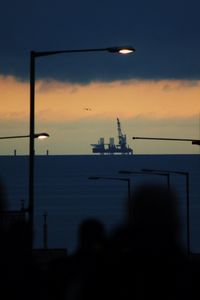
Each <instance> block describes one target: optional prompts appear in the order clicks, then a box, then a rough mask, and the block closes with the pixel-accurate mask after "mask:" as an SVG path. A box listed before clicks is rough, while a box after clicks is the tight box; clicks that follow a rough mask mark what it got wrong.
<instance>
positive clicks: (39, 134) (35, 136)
mask: <svg viewBox="0 0 200 300" xmlns="http://www.w3.org/2000/svg"><path fill="white" fill-rule="evenodd" d="M48 137H49V134H48V133H46V132H42V133H36V134H35V135H34V138H38V139H40V140H43V139H46V138H48Z"/></svg>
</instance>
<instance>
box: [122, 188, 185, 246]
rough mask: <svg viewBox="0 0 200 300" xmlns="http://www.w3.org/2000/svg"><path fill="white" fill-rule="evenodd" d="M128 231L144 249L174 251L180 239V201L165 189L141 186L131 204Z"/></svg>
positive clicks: (134, 194)
mask: <svg viewBox="0 0 200 300" xmlns="http://www.w3.org/2000/svg"><path fill="white" fill-rule="evenodd" d="M128 223H129V227H130V228H131V231H132V233H133V235H134V240H135V242H136V244H137V245H138V246H141V247H147V248H149V247H150V248H152V247H155V246H157V247H159V248H171V247H173V246H174V245H175V244H176V243H177V241H178V239H179V232H178V231H179V217H178V211H177V197H176V195H175V193H174V192H172V191H170V190H169V189H167V188H166V187H165V186H163V185H152V184H151V185H147V184H146V185H142V186H140V187H138V188H137V189H136V190H135V191H134V192H133V197H132V201H131V203H129V221H128Z"/></svg>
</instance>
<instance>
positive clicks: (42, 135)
mask: <svg viewBox="0 0 200 300" xmlns="http://www.w3.org/2000/svg"><path fill="white" fill-rule="evenodd" d="M29 137H30V135H29V134H28V135H13V136H0V140H7V139H21V138H29ZM47 137H49V134H48V133H46V132H42V133H35V134H34V137H33V138H34V139H46V138H47Z"/></svg>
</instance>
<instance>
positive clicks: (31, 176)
mask: <svg viewBox="0 0 200 300" xmlns="http://www.w3.org/2000/svg"><path fill="white" fill-rule="evenodd" d="M86 52H109V53H121V54H129V53H133V52H135V49H134V48H133V47H108V48H94V49H69V50H60V51H31V52H30V140H29V222H30V227H31V235H32V237H31V248H33V229H34V222H33V220H34V135H35V60H36V58H38V57H44V56H51V55H57V54H67V53H68V54H69V53H71V54H72V53H86Z"/></svg>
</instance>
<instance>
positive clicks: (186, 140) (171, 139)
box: [132, 136, 200, 146]
mask: <svg viewBox="0 0 200 300" xmlns="http://www.w3.org/2000/svg"><path fill="white" fill-rule="evenodd" d="M132 139H133V140H136V139H137V140H160V141H177V142H192V144H193V145H198V146H200V140H197V139H176V138H163V137H144V136H134V137H132Z"/></svg>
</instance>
